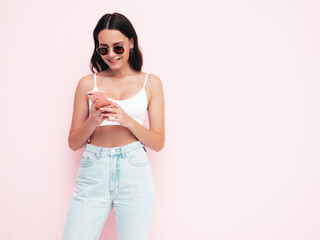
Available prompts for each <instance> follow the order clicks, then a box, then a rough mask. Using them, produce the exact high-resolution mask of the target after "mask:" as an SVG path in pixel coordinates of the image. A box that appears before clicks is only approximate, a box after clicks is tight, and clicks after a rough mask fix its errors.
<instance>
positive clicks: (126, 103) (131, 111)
mask: <svg viewBox="0 0 320 240" xmlns="http://www.w3.org/2000/svg"><path fill="white" fill-rule="evenodd" d="M148 75H149V73H147V75H146V78H145V80H144V84H143V88H142V89H141V90H140V91H139V92H138V93H137V94H136V95H134V96H133V97H131V98H127V99H124V100H115V99H112V98H108V99H110V100H111V101H114V102H115V103H117V104H119V105H120V107H122V109H123V110H124V111H125V112H126V113H127V114H128V115H129V116H130V117H132V118H133V119H134V120H136V121H137V122H138V123H140V124H141V125H143V120H144V118H145V114H146V112H147V108H148V98H147V93H146V91H145V86H146V82H147V78H148ZM96 90H99V89H98V88H97V80H96V74H95V73H94V88H93V89H92V91H96ZM91 105H92V102H91V100H90V99H89V113H90V114H91ZM105 125H121V124H120V123H119V122H113V121H108V120H104V121H103V122H102V123H101V124H100V125H99V126H98V127H100V126H105Z"/></svg>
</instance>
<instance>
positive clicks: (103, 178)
mask: <svg viewBox="0 0 320 240" xmlns="http://www.w3.org/2000/svg"><path fill="white" fill-rule="evenodd" d="M93 38H94V44H95V49H94V52H93V56H92V58H91V71H92V72H93V74H90V75H87V76H84V77H83V78H81V79H80V80H79V82H78V85H77V89H76V92H75V97H74V109H73V117H72V124H71V129H70V133H69V139H68V141H69V146H70V148H71V149H72V150H74V151H76V150H78V149H80V148H82V147H83V146H85V149H84V152H83V154H82V157H81V160H80V167H79V172H78V176H77V185H76V187H75V188H74V191H73V196H72V199H71V201H70V206H69V210H68V213H67V217H66V222H65V226H64V231H63V239H64V240H80V239H83V240H96V239H99V236H100V234H101V232H102V229H103V226H104V223H105V222H106V219H107V218H108V215H109V213H110V210H111V209H112V207H114V209H115V216H116V229H117V236H118V239H119V240H147V239H148V234H149V231H150V228H151V223H152V218H153V214H154V210H155V199H156V198H155V197H156V195H155V186H154V182H153V176H152V172H151V168H150V162H149V157H148V155H147V149H146V147H148V148H151V149H153V150H154V151H157V152H158V151H160V150H161V149H162V148H163V146H164V141H165V131H164V93H163V87H162V83H161V80H160V79H159V77H157V76H156V75H154V74H151V73H145V72H141V67H142V63H143V61H142V59H143V58H142V54H141V51H140V50H139V44H138V37H137V35H136V32H135V30H134V28H133V26H132V24H131V22H130V21H129V20H128V19H127V18H126V17H125V16H123V15H122V14H120V13H116V12H115V13H112V14H105V15H104V16H103V17H102V18H101V19H100V20H99V22H98V23H97V26H96V27H95V29H94V32H93ZM94 69H95V70H96V72H97V73H94ZM90 90H104V92H105V94H106V96H107V98H108V100H110V103H111V105H108V106H105V107H101V108H99V109H96V102H93V103H92V102H91V100H89V98H88V95H87V92H88V91H90ZM147 110H148V118H149V126H150V127H149V129H147V128H145V127H144V126H143V120H144V117H145V114H146V112H147ZM89 139H90V141H89Z"/></svg>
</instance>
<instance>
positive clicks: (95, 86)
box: [93, 73, 98, 90]
mask: <svg viewBox="0 0 320 240" xmlns="http://www.w3.org/2000/svg"><path fill="white" fill-rule="evenodd" d="M93 78H94V88H93V89H94V90H98V87H97V78H96V74H95V73H94V74H93Z"/></svg>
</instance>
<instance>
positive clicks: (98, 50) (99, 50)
mask: <svg viewBox="0 0 320 240" xmlns="http://www.w3.org/2000/svg"><path fill="white" fill-rule="evenodd" d="M97 52H98V53H99V54H100V55H107V54H108V48H97Z"/></svg>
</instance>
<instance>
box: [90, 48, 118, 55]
mask: <svg viewBox="0 0 320 240" xmlns="http://www.w3.org/2000/svg"><path fill="white" fill-rule="evenodd" d="M96 51H97V53H98V54H99V55H107V54H108V52H109V48H107V47H98V48H97V49H96ZM113 51H114V52H115V53H116V54H123V53H124V47H122V46H116V47H113Z"/></svg>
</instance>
